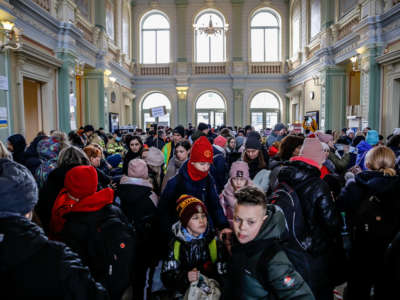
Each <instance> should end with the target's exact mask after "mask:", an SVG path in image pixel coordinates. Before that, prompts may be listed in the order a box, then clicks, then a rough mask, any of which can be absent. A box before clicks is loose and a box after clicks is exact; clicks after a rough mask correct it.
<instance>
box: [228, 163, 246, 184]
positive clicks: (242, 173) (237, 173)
mask: <svg viewBox="0 0 400 300" xmlns="http://www.w3.org/2000/svg"><path fill="white" fill-rule="evenodd" d="M229 177H231V178H232V177H243V178H244V179H247V180H248V179H250V175H249V165H248V164H247V162H245V161H235V162H234V163H233V164H232V166H231V169H230V171H229Z"/></svg>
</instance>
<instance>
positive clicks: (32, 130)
mask: <svg viewBox="0 0 400 300" xmlns="http://www.w3.org/2000/svg"><path fill="white" fill-rule="evenodd" d="M24 118H25V138H26V141H27V143H28V144H29V143H30V142H31V141H32V140H33V139H34V138H35V137H36V135H37V133H38V132H39V131H42V130H43V123H42V99H41V83H40V82H38V81H35V80H31V79H28V78H24Z"/></svg>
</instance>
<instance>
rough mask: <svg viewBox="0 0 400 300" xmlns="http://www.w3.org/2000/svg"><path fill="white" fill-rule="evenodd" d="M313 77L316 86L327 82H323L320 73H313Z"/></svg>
mask: <svg viewBox="0 0 400 300" xmlns="http://www.w3.org/2000/svg"><path fill="white" fill-rule="evenodd" d="M312 79H313V80H314V85H315V86H322V87H324V86H325V82H323V81H322V80H320V77H319V76H318V75H313V77H312Z"/></svg>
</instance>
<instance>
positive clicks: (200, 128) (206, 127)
mask: <svg viewBox="0 0 400 300" xmlns="http://www.w3.org/2000/svg"><path fill="white" fill-rule="evenodd" d="M197 129H198V130H200V131H203V130H205V129H208V125H207V124H206V123H200V124H199V126H197Z"/></svg>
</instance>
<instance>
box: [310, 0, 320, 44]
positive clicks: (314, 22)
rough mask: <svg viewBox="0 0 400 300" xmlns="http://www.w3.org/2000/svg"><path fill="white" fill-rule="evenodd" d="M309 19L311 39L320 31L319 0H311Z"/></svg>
mask: <svg viewBox="0 0 400 300" xmlns="http://www.w3.org/2000/svg"><path fill="white" fill-rule="evenodd" d="M310 19H311V22H310V37H311V39H312V38H313V37H315V36H316V35H317V34H318V33H319V32H320V31H321V0H311V4H310Z"/></svg>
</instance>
